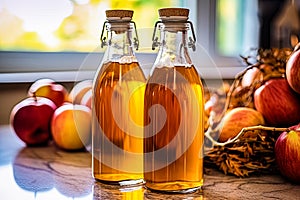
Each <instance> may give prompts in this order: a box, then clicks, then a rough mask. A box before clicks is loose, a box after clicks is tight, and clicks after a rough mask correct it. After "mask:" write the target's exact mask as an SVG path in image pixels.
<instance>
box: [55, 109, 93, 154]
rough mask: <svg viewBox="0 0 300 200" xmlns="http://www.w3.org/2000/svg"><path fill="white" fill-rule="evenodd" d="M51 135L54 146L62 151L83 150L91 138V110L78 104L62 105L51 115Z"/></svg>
mask: <svg viewBox="0 0 300 200" xmlns="http://www.w3.org/2000/svg"><path fill="white" fill-rule="evenodd" d="M51 133H52V137H53V140H54V142H55V144H56V145H57V146H58V147H60V148H62V149H65V150H80V149H84V147H85V145H87V144H88V143H89V141H90V137H91V109H90V108H89V107H87V106H84V105H79V104H71V103H65V104H63V105H62V106H60V107H59V108H57V109H56V110H55V112H54V114H53V117H52V120H51Z"/></svg>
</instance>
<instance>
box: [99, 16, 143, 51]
mask: <svg viewBox="0 0 300 200" xmlns="http://www.w3.org/2000/svg"><path fill="white" fill-rule="evenodd" d="M107 23H110V22H109V21H105V22H104V24H103V27H102V32H101V36H100V43H101V48H103V47H104V46H107V45H109V41H108V42H107V38H108V32H107V31H106V36H104V32H105V31H104V30H105V27H106V26H107ZM129 23H130V24H133V26H134V32H135V37H133V46H134V47H135V48H136V50H138V49H139V44H140V42H139V38H138V34H137V30H136V25H135V22H134V21H130V22H129Z"/></svg>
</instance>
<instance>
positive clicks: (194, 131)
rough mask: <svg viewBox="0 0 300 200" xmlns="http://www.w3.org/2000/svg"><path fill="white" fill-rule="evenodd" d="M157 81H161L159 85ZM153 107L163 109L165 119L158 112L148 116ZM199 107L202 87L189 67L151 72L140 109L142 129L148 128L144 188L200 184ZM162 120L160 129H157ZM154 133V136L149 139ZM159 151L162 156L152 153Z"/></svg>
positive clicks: (201, 128)
mask: <svg viewBox="0 0 300 200" xmlns="http://www.w3.org/2000/svg"><path fill="white" fill-rule="evenodd" d="M175 74H176V75H175ZM166 77H168V78H167V79H166ZM178 77H179V78H178ZM159 79H165V81H164V82H163V83H161V80H159ZM157 83H160V84H157ZM155 104H159V105H162V106H163V107H164V109H165V112H166V116H165V115H162V114H161V112H155V111H154V112H153V113H158V114H153V115H151V114H150V113H149V111H150V109H151V107H152V106H153V105H155ZM202 107H203V86H202V84H201V81H200V79H199V78H198V75H197V72H196V70H195V68H194V67H193V66H190V67H185V66H175V67H172V68H170V67H162V68H157V69H155V70H154V71H153V75H152V76H151V77H150V79H149V83H148V84H147V85H146V90H145V108H144V109H145V115H144V118H145V119H144V121H145V126H147V125H149V128H148V129H146V131H145V139H144V152H145V154H149V152H152V153H150V154H149V155H147V156H145V158H144V165H145V173H144V179H145V181H146V186H147V187H148V188H150V189H153V190H159V191H170V192H171V191H183V190H188V189H192V188H199V187H201V186H202V185H203V159H202V155H201V148H200V147H201V146H202V144H203V137H204V125H203V117H202V115H203V114H202V113H203V110H202V109H201V108H202ZM197 108H198V109H197ZM165 117H166V119H163V118H165ZM164 121H165V124H164V125H163V127H162V128H161V130H157V128H156V127H161V125H160V123H162V122H164ZM154 132H157V133H156V134H155V135H154V136H151V135H153V133H154ZM163 148H164V149H165V150H164V153H153V152H157V151H159V150H161V149H163Z"/></svg>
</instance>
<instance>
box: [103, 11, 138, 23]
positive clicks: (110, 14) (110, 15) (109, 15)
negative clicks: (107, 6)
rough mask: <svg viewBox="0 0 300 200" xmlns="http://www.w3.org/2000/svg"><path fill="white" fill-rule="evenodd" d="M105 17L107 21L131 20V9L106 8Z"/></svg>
mask: <svg viewBox="0 0 300 200" xmlns="http://www.w3.org/2000/svg"><path fill="white" fill-rule="evenodd" d="M105 14H106V19H107V20H108V21H131V19H132V16H133V11H132V10H106V11H105Z"/></svg>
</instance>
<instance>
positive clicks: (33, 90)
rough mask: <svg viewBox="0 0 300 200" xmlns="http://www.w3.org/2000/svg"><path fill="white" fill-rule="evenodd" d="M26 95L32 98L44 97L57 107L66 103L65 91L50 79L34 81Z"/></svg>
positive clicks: (66, 92)
mask: <svg viewBox="0 0 300 200" xmlns="http://www.w3.org/2000/svg"><path fill="white" fill-rule="evenodd" d="M28 95H29V96H31V97H33V96H37V97H46V98H48V99H50V100H52V101H53V102H54V103H55V105H56V106H57V107H59V106H61V105H62V104H63V103H64V102H66V101H68V95H69V94H68V91H67V89H66V88H65V87H64V86H63V85H62V84H59V83H56V82H55V81H54V80H52V79H48V78H42V79H39V80H37V81H35V82H34V83H33V84H32V85H31V86H30V88H29V90H28Z"/></svg>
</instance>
